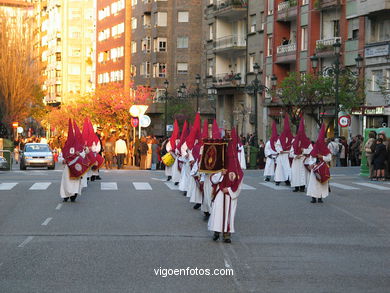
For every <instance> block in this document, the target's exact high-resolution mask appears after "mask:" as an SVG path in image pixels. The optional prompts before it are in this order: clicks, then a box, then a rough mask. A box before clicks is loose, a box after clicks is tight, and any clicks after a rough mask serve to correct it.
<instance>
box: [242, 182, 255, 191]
mask: <svg viewBox="0 0 390 293" xmlns="http://www.w3.org/2000/svg"><path fill="white" fill-rule="evenodd" d="M241 189H242V190H256V188H255V187H253V186H250V185H248V184H245V183H242V184H241Z"/></svg>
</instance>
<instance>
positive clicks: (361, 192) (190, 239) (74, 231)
mask: <svg viewBox="0 0 390 293" xmlns="http://www.w3.org/2000/svg"><path fill="white" fill-rule="evenodd" d="M261 174H262V173H261V172H260V171H246V172H245V179H244V182H245V184H246V185H245V190H243V191H242V192H241V194H240V197H239V202H238V210H237V216H236V230H237V233H236V234H234V235H233V237H232V241H233V242H232V244H223V243H221V242H218V243H215V242H213V241H212V240H211V237H212V233H210V232H209V231H207V225H206V222H204V221H203V219H202V214H201V213H200V212H199V211H195V210H193V209H192V204H190V203H189V202H188V199H187V198H186V197H184V196H183V195H182V194H181V192H179V191H177V190H172V189H171V188H173V186H172V185H167V184H166V183H165V182H164V173H163V172H161V171H157V172H152V171H129V170H125V171H122V170H121V171H117V170H113V171H103V172H102V175H101V176H102V178H103V180H102V181H97V182H91V183H90V184H89V186H88V188H87V189H85V190H84V191H83V193H82V195H81V196H80V197H79V198H78V199H77V202H76V203H62V202H61V199H60V197H59V186H60V179H61V170H55V171H47V170H27V171H11V172H0V292H5V293H11V292H29V293H30V292H31V293H32V292H39V293H43V292H67V293H68V292H78V293H80V292H104V293H106V292H109V293H111V292H389V291H390V213H389V211H390V209H389V208H390V200H389V199H390V184H389V183H390V182H374V183H373V182H368V181H367V180H366V179H364V178H360V177H359V176H358V170H357V169H356V168H337V169H334V170H332V174H333V178H332V184H333V186H332V192H331V195H330V196H329V197H328V198H327V199H325V202H324V203H323V204H311V203H310V198H308V197H307V196H305V195H304V194H303V193H293V192H291V190H290V189H289V188H288V187H285V186H281V187H279V188H277V189H275V186H274V185H273V184H271V183H269V184H264V181H263V178H262V176H261ZM134 183H135V184H134ZM370 184H372V185H370ZM31 188H33V189H31ZM34 188H35V190H34ZM187 267H189V268H190V269H195V268H198V269H210V270H211V272H214V269H225V268H228V269H232V271H233V273H234V275H233V276H215V275H210V276H183V275H182V276H167V277H163V276H161V275H156V274H155V270H159V269H160V268H161V272H165V269H187Z"/></svg>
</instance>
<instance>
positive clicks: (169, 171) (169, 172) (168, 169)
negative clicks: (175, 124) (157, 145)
mask: <svg viewBox="0 0 390 293" xmlns="http://www.w3.org/2000/svg"><path fill="white" fill-rule="evenodd" d="M165 149H166V151H167V152H168V153H169V152H171V151H172V147H171V142H170V141H168V143H167V144H166V147H165ZM171 154H172V153H171ZM172 155H173V154H172ZM174 157H175V156H174ZM172 167H173V164H172V165H171V166H169V167H168V166H165V176H167V177H168V176H172Z"/></svg>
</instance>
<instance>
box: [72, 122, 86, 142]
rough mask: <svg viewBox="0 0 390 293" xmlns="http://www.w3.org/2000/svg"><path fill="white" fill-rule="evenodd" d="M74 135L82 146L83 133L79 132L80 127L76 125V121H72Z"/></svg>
mask: <svg viewBox="0 0 390 293" xmlns="http://www.w3.org/2000/svg"><path fill="white" fill-rule="evenodd" d="M73 128H74V135H75V136H76V139H77V140H78V141H79V142H80V143H81V144H82V145H83V146H84V139H83V135H82V134H81V131H80V128H79V127H78V126H77V123H76V121H73Z"/></svg>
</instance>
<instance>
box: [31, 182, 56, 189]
mask: <svg viewBox="0 0 390 293" xmlns="http://www.w3.org/2000/svg"><path fill="white" fill-rule="evenodd" d="M50 184H51V182H36V183H34V184H33V185H32V186H31V187H30V188H29V189H30V190H46V189H47V188H48V187H49V186H50Z"/></svg>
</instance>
